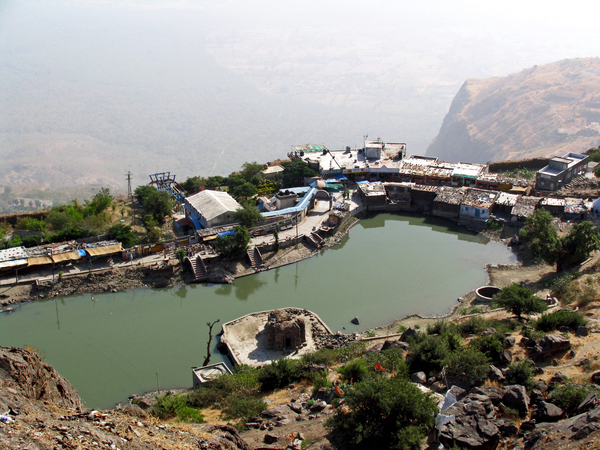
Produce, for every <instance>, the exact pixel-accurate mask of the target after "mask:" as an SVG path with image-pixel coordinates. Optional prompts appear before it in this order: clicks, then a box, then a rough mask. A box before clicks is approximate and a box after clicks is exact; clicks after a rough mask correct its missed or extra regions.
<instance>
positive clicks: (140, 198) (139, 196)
mask: <svg viewBox="0 0 600 450" xmlns="http://www.w3.org/2000/svg"><path fill="white" fill-rule="evenodd" d="M156 190H157V189H156V188H155V187H154V186H148V185H147V184H145V185H142V186H138V187H136V188H135V190H134V191H133V195H134V196H135V199H136V200H137V202H138V203H140V204H142V205H143V204H144V201H145V200H146V198H147V197H148V196H149V195H150V194H152V193H154V192H155V191H156Z"/></svg>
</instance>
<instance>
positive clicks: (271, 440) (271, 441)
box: [263, 433, 279, 444]
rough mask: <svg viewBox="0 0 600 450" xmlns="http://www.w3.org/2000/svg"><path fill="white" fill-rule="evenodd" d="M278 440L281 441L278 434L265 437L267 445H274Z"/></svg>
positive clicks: (268, 434)
mask: <svg viewBox="0 0 600 450" xmlns="http://www.w3.org/2000/svg"><path fill="white" fill-rule="evenodd" d="M278 440H279V436H277V435H276V434H272V433H267V434H265V437H264V439H263V441H264V443H265V444H274V443H275V442H277V441H278Z"/></svg>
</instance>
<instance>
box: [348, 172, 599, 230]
mask: <svg viewBox="0 0 600 450" xmlns="http://www.w3.org/2000/svg"><path fill="white" fill-rule="evenodd" d="M357 186H358V194H359V196H360V198H361V199H362V201H363V204H364V205H365V208H366V209H367V210H370V211H377V210H384V209H388V210H389V209H393V210H396V211H419V212H424V213H428V214H432V215H434V216H438V217H444V218H447V219H451V220H457V221H461V220H476V221H486V220H488V219H490V218H494V219H497V220H500V221H505V222H523V221H524V220H525V219H527V217H529V216H530V215H532V214H533V212H534V211H535V210H536V209H538V208H543V209H547V210H548V211H549V212H550V213H552V214H553V215H555V216H562V217H563V218H564V219H565V220H576V219H584V218H585V216H586V214H587V212H588V207H587V205H586V202H585V201H584V200H582V199H563V198H551V197H536V196H528V195H524V194H518V193H511V192H503V191H492V190H486V189H477V188H469V187H466V186H460V187H454V186H427V185H420V184H416V183H407V182H401V183H387V182H379V181H376V182H368V181H362V182H358V183H357Z"/></svg>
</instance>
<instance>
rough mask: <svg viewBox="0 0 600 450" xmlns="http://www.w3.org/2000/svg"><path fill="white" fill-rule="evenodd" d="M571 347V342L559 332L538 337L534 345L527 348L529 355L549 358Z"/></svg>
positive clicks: (536, 358) (535, 357) (532, 357)
mask: <svg viewBox="0 0 600 450" xmlns="http://www.w3.org/2000/svg"><path fill="white" fill-rule="evenodd" d="M570 349H571V342H570V341H569V340H568V339H567V338H565V337H564V336H561V335H560V334H549V335H547V336H545V337H543V338H542V339H540V340H539V341H538V342H537V343H536V345H535V347H533V348H531V349H530V350H529V357H530V358H531V359H533V360H534V361H535V360H538V359H544V358H550V357H553V356H555V355H558V354H560V353H564V352H566V351H568V350H570Z"/></svg>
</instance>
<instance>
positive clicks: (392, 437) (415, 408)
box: [326, 377, 437, 450]
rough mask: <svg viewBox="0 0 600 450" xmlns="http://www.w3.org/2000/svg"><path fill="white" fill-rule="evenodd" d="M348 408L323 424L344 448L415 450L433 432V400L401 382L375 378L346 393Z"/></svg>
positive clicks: (435, 407)
mask: <svg viewBox="0 0 600 450" xmlns="http://www.w3.org/2000/svg"><path fill="white" fill-rule="evenodd" d="M345 403H346V405H347V407H348V408H343V409H342V408H337V409H336V411H335V414H334V415H333V416H332V417H331V418H330V419H328V421H327V422H326V425H327V426H330V427H332V428H333V429H334V431H335V432H337V433H339V435H340V437H341V438H342V439H343V440H344V441H345V442H346V444H347V446H348V448H355V449H357V448H397V449H409V450H418V449H420V448H421V444H422V440H423V438H424V437H425V436H426V435H427V434H428V432H429V431H430V430H431V429H432V428H433V418H434V416H435V414H436V413H437V406H436V404H435V402H434V400H433V399H432V398H431V397H430V396H429V395H425V394H423V393H422V392H421V391H420V390H419V389H418V388H417V387H416V386H414V385H413V384H412V383H410V382H409V381H407V380H404V379H397V378H388V377H375V378H372V379H369V380H368V381H364V382H362V383H357V384H355V385H354V389H351V390H349V391H348V392H347V393H346V401H345Z"/></svg>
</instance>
